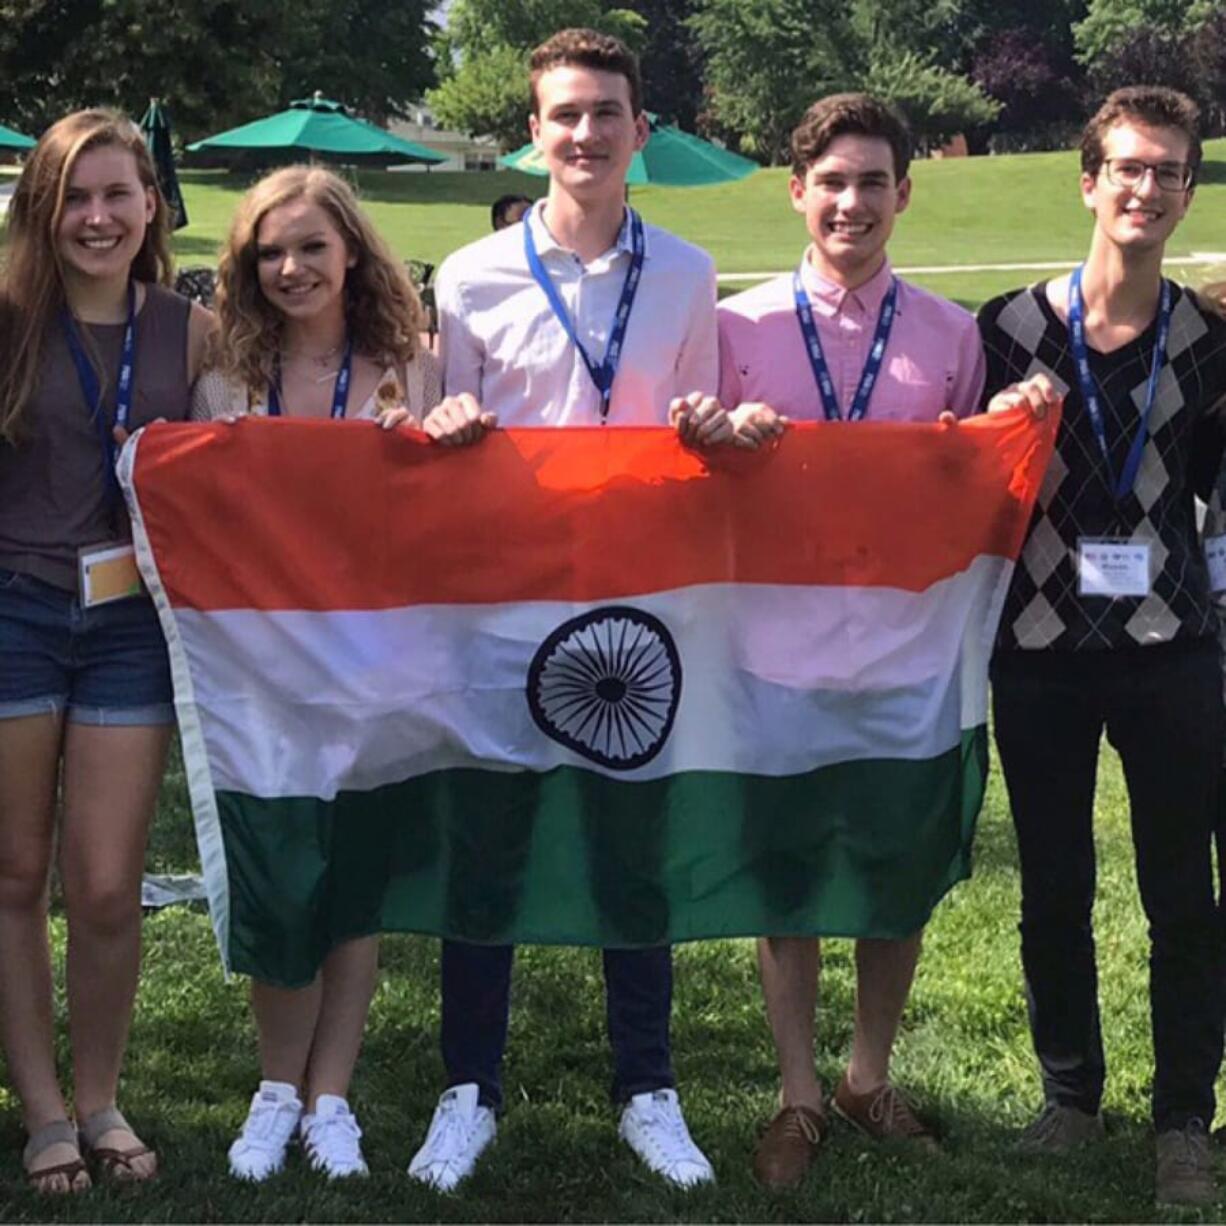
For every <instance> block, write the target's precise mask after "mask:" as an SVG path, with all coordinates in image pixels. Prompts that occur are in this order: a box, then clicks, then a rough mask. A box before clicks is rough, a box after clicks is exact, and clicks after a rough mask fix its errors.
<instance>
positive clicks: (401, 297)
mask: <svg viewBox="0 0 1226 1226" xmlns="http://www.w3.org/2000/svg"><path fill="white" fill-rule="evenodd" d="M299 199H306V200H308V201H310V202H311V203H312V204H315V205H318V206H319V207H320V208H321V209H323V211H324V212H325V213H327V215H328V217H329V218H330V219H331V221H332V224H333V225H334V226H335V227H336V229H337V232H338V233H339V234H340V235H341V237H342V239H344V242H345V247H346V248H347V250H348V252H349V254H350V256H352V257H353V258H354V259H355V260H356V263H355V264H354V265H353V267H352V268H350V269H349V270H348V272H347V273H346V276H345V318H346V321H347V324H348V327H349V332H350V335H351V336H352V337H353V344H354V348H355V349H356V350H357V351H358V352H359V353H362V354H365V355H366V356H367V357H369V358H373V359H374V360H376V361H380V362H386V363H387V364H388V365H389V366H390V365H396V366H403V365H407V364H408V363H409V362H411V361H412V360H413V358H414V357H416V356H417V352H418V349H419V348H420V345H421V341H420V337H419V333H420V332H421V331H422V330H423V328H424V327H425V314H424V312H423V311H422V306H421V300H420V299H419V298H418V296H417V291H416V290H415V289H414V288H413V283H412V281H410V280H409V275H408V272H407V271H406V270H405V268H404V265H403V264H401V263H400V261H398V260H397V259H396V257H395V256H394V255H392V252H391V249H390V248H389V247H388V245H387V243H386V242H384V240H383V239H382V237H381V236H380V235H379V233H378V231H377V230H376V229H375V228H374V226H373V225H372V224H371V223H370V220H369V219H368V218H367V216H366V214H365V213H363V212H362V209H361V207H360V206H359V205H358V200H357V197H356V196H355V195H354V192H353V189H352V188H351V187H350V186H349V184H347V183H346V182H345V181H344V179H342V178H340V177H339V176H338V175H336V174H333V173H332V171H330V170H325V169H324V168H323V167H320V166H286V167H283V168H282V169H281V170H275V171H273V172H272V173H271V174H268V175H265V176H264V178H262V179H261V180H260V181H259V182H258V183H256V184H255V186H254V187H252V188H251V189H250V190H249V191H248V192H247V194H246V195H245V196H244V197H243V198H242V199H241V200H240V201H239V203H238V207H237V209H236V210H235V213H234V219H233V221H232V222H231V223H230V233H229V235H228V236H227V238H226V242H225V246H224V247H223V248H222V251H221V257H220V259H219V261H218V266H217V299H216V310H217V318H218V329H217V333H216V335H215V338H214V342H213V347H212V352H211V354H210V364H211V365H213V366H216V367H218V368H219V369H221V370H223V371H224V372H225V373H227V374H229V375H231V376H232V377H234V378H236V379H239V380H241V381H242V382H243V384H244V385H245V386H247V387H248V388H251V389H257V388H265V387H267V386H268V384H269V381H270V380H271V379H272V378H273V373H274V368H275V365H276V357H277V351H278V350H279V349H280V346H281V331H282V328H283V326H284V319H283V317H282V315H281V312H280V311H278V310H277V309H276V308H275V307H274V306H272V305H271V303H269V302H268V300H267V299H266V298H265V297H264V295H263V293H262V292H261V290H260V281H259V274H258V271H257V267H256V264H257V254H258V242H257V238H258V235H259V229H260V222H261V221H263V220H264V218H265V217H266V216H267V215H268V214H269V213H270V212H272V210H273V209H276V208H280V207H281V206H282V205H283V204H289V203H290V202H291V201H294V200H299Z"/></svg>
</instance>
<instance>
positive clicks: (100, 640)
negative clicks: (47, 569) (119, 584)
mask: <svg viewBox="0 0 1226 1226" xmlns="http://www.w3.org/2000/svg"><path fill="white" fill-rule="evenodd" d="M173 699H174V694H173V691H172V689H171V684H170V663H169V660H168V659H167V656H166V642H165V640H164V639H163V638H162V629H161V626H159V625H158V619H157V613H156V612H154V608H153V602H152V601H151V600H149V598H148V597H146V596H140V597H133V598H132V599H130V600H117V601H115V602H114V603H112V604H104V605H97V606H95V607H94V608H92V609H83V608H81V605H80V602H79V601H78V600H77V596H76V593H75V592H66V591H64V590H63V589H62V588H58V587H53V586H52V585H51V584H49V583H43V582H42V581H41V580H39V579H35V578H33V577H32V576H30V575H23V574H21V573H19V572H17V571H12V570H6V569H4V568H2V567H0V719H14V718H16V717H18V716H23V715H58V714H60V713H61V712H62V713H64V715H65V718H66V719H68V720H70V721H71V722H73V723H78V724H113V725H120V726H125V725H126V726H132V725H148V724H169V723H172V722H173V721H174V702H173Z"/></svg>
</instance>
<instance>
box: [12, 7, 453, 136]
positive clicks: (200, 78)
mask: <svg viewBox="0 0 1226 1226" xmlns="http://www.w3.org/2000/svg"><path fill="white" fill-rule="evenodd" d="M429 7H430V6H429V2H428V0H392V2H390V3H388V2H383V0H261V3H258V4H248V3H243V2H242V0H0V113H3V115H4V116H5V117H6V118H8V119H10V120H11V121H12V122H13V123H14V124H16V125H17V126H21V127H25V128H26V129H28V130H30V131H39V130H41V129H42V128H43V127H45V126H46V125H47V124H48V123H50V122H52V121H53V120H55V119H56V118H58V117H59V116H60V115H62V114H64V113H65V112H67V111H70V110H74V109H77V108H79V107H83V106H95V105H108V106H118V107H120V108H122V109H123V110H126V111H127V112H128V113H130V114H133V115H135V116H139V115H140V113H141V112H142V111H143V110H144V108H145V106H146V104H147V103H148V100H149V98H150V97H151V96H156V97H158V98H160V99H161V100H162V101H163V103H164V104H165V106H166V109H167V111H168V112H169V113H170V115H171V116H172V118H173V120H174V123H175V128H176V131H177V132H178V133H179V134H180V135H182V136H183V137H184V138H185V139H189V140H190V139H193V138H195V137H198V136H204V135H207V134H208V133H210V132H214V131H217V130H218V129H219V128H224V127H228V126H231V125H233V124H236V123H240V122H243V121H245V120H249V119H253V118H255V117H257V116H258V115H260V114H263V113H265V112H267V111H269V110H273V109H276V108H277V107H278V106H280V105H282V104H284V103H287V102H289V101H290V100H291V99H292V98H295V97H300V96H302V95H303V94H308V93H310V92H311V91H312V90H315V89H322V90H323V91H324V92H325V93H329V94H331V96H333V97H336V98H338V99H339V100H341V101H343V102H346V103H347V104H349V105H350V106H353V107H355V108H356V109H357V110H359V111H361V112H363V113H365V114H368V115H371V116H373V117H375V118H376V119H378V118H383V117H385V116H387V115H389V114H396V113H398V112H400V110H401V108H403V106H404V104H405V102H406V101H407V100H408V99H410V98H412V97H413V96H414V95H415V94H418V93H420V91H421V89H423V88H424V87H425V85H426V84H428V83H429V81H430V80H431V72H432V68H431V64H430V61H429V58H428V46H429V38H430V31H431V28H432V27H431V25H430V23H429V20H428V16H427V14H428V11H429Z"/></svg>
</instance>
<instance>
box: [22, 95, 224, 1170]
mask: <svg viewBox="0 0 1226 1226" xmlns="http://www.w3.org/2000/svg"><path fill="white" fill-rule="evenodd" d="M170 272H171V266H170V254H169V225H168V222H167V211H166V205H165V202H164V201H163V200H162V197H161V195H160V194H159V192H158V189H157V182H156V178H155V175H154V169H153V164H152V161H151V160H150V157H149V153H148V150H147V149H146V148H145V144H144V142H143V140H142V139H141V137H140V134H139V132H138V131H137V129H136V127H135V126H134V125H133V124H132V123H131V121H130V120H128V119H126V118H125V117H124V116H122V115H119V114H117V113H115V112H111V111H99V110H91V111H79V112H77V113H75V114H72V115H68V116H66V117H65V118H64V119H61V120H60V121H59V122H58V123H56V124H54V125H53V126H52V127H51V128H49V129H48V130H47V132H46V133H45V134H44V135H43V137H42V139H41V140H40V141H39V142H38V146H37V147H36V148H35V149H34V151H33V152H32V153H31V155H30V157H29V160H28V161H27V163H26V166H25V169H24V171H23V172H22V174H21V177H20V178H19V180H18V182H17V186H16V189H15V191H14V193H13V197H12V200H11V203H10V206H9V211H8V234H7V242H6V252H5V260H4V266H3V270H2V271H0V985H2V986H0V1041H2V1042H3V1047H4V1053H5V1057H6V1061H7V1068H8V1076H9V1079H10V1081H11V1082H12V1084H13V1087H14V1089H15V1090H16V1093H17V1097H18V1099H19V1100H20V1102H21V1106H22V1112H23V1117H24V1123H25V1127H26V1131H27V1132H28V1134H29V1140H28V1142H27V1144H26V1146H25V1150H24V1153H23V1163H24V1165H25V1169H26V1172H27V1175H28V1178H29V1180H30V1183H31V1184H32V1185H33V1186H34V1187H36V1188H38V1189H39V1190H41V1191H44V1192H71V1191H80V1190H82V1189H84V1188H87V1187H88V1186H89V1184H90V1173H89V1169H88V1167H87V1166H86V1163H85V1160H84V1159H87V1158H92V1159H93V1160H94V1164H95V1174H96V1175H97V1176H99V1177H101V1178H109V1179H115V1180H126V1181H138V1180H145V1179H150V1178H152V1177H153V1175H154V1174H155V1173H156V1171H157V1158H156V1155H155V1154H154V1153H153V1151H152V1150H151V1149H149V1148H148V1147H147V1146H146V1145H145V1144H144V1142H143V1141H141V1139H140V1138H139V1137H138V1136H137V1135H136V1133H135V1132H134V1131H133V1129H132V1128H131V1126H130V1125H129V1124H128V1122H127V1121H126V1120H125V1119H124V1117H123V1116H122V1115H121V1114H120V1112H119V1110H118V1108H117V1107H116V1094H117V1089H118V1082H119V1073H120V1067H121V1064H122V1062H123V1054H124V1048H125V1046H126V1042H127V1037H128V1027H129V1023H130V1021H131V1017H132V1006H133V1001H134V998H135V994H136V986H137V977H138V974H139V968H140V924H141V911H140V880H141V873H142V870H143V866H144V852H145V841H146V836H147V832H148V828H149V822H150V819H151V817H152V814H153V809H154V804H155V802H156V799H157V794H158V787H159V784H160V782H161V778H162V771H163V767H164V765H165V759H166V750H167V746H168V744H169V741H170V735H171V727H172V724H173V720H174V713H173V707H172V695H171V686H170V674H169V667H168V664H167V658H166V649H165V645H164V643H163V640H162V634H161V631H160V629H159V627H158V622H157V617H156V615H155V613H154V610H153V606H152V603H151V602H150V600H149V599H148V597H147V596H145V595H143V594H141V593H140V590H139V584H138V582H137V581H136V572H135V565H134V563H133V561H132V557H131V551H130V546H128V545H127V543H126V542H127V539H128V535H129V533H128V522H127V517H126V514H125V511H124V508H123V504H122V501H121V499H120V496H119V490H118V486H117V484H116V482H115V480H114V459H115V451H116V449H117V447H118V445H119V443H120V442H122V440H123V438H124V437H125V436H126V434H127V432H129V431H131V430H133V429H136V428H137V427H139V426H141V425H143V424H145V423H146V422H148V421H151V420H153V419H155V418H168V419H175V418H178V419H182V418H185V417H186V416H187V413H188V408H189V405H190V390H191V384H192V381H193V379H194V378H195V374H196V371H197V369H198V368H199V365H200V363H201V358H202V355H203V351H204V347H205V343H206V341H207V336H208V332H209V329H210V326H211V317H210V316H209V315H208V313H207V312H206V311H203V310H201V309H200V308H193V307H192V306H191V305H190V304H189V303H188V302H187V301H186V300H185V299H183V298H180V297H179V296H178V295H176V294H174V293H173V292H171V291H170V290H169V289H167V288H165V287H166V286H167V285H168V283H169V279H170ZM57 797H58V798H59V799H60V801H61V818H60V821H59V839H58V867H59V875H60V882H61V885H62V887H63V898H64V906H65V910H66V912H67V920H68V961H67V999H68V1030H69V1038H70V1041H71V1047H72V1071H73V1079H72V1081H73V1095H72V1099H73V1106H74V1111H75V1124H74V1122H73V1120H72V1119H71V1118H70V1116H69V1112H68V1110H67V1107H66V1102H65V1096H64V1094H63V1093H62V1091H61V1089H60V1086H59V1083H58V1081H57V1077H56V1068H55V1058H54V1054H53V1043H52V1029H53V1022H52V976H51V959H50V951H49V943H48V933H47V908H48V878H49V875H50V869H51V863H52V856H53V852H54V850H55V848H56V837H55V830H56V810H57Z"/></svg>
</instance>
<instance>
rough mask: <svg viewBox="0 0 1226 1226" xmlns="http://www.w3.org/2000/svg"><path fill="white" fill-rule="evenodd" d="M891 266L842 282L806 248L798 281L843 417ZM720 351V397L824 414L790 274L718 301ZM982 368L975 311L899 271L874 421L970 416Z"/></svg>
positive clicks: (807, 415)
mask: <svg viewBox="0 0 1226 1226" xmlns="http://www.w3.org/2000/svg"><path fill="white" fill-rule="evenodd" d="M892 275H893V273H892V272H891V270H890V266H889V263H888V261H887V262H886V263H885V264H883V265H882V267H881V270H880V271H879V272H877V273H876V274H875V275H874V276H873V277H871V278H870V279H869V280H868V281H866V282H865V283H864V284H863V285H861V286H858V287H857V288H856V289H853V290H847V289H843V288H842V287H841V286H838V285H835V284H834V283H833V282H831V281H827V280H826V279H825V278H823V277H822V276H820V275H819V274H818V272H817V271H816V269H814V267H813V265H812V264H811V263H810V262H809V260H808V253H807V252H806V258H805V260H804V262H803V264H802V271H801V281H802V283H803V284H804V287H805V290H806V291H807V292H808V295H809V301H810V302H811V303H812V304H813V318H814V321H815V322H816V324H817V331H818V335H819V337H820V338H821V342H822V350H823V352H824V353H825V355H826V364H827V365H828V366H829V367H830V377H831V379H832V380H833V381H834V388H835V394H836V395H837V396H838V400H839V408H840V409H841V411H842V413H843V415H844V417H846V415H847V410H848V408H849V407H850V405H851V402H852V400H853V399H854V397H855V394H856V388H857V386H858V385H859V383H860V376H861V375H862V374H863V372H864V363H865V362H866V361H867V359H868V353H869V350H870V349H871V348H872V345H873V336H874V334H875V332H876V330H877V316H878V314H879V312H880V310H881V302H882V299H883V298H884V297H885V294H886V290H887V289H888V288H889V283H890V277H891V276H892ZM719 358H720V363H719V364H720V370H719V398H720V401H721V403H722V404H723V405H724V406H725V407H726V408H729V409H731V408H734V407H735V406H736V405H738V404H745V403H747V402H760V403H762V404H768V405H770V406H771V408H773V409H775V410H776V411H777V412H779V413H784V414H786V415H787V416H788V417H791V418H792V419H794V420H798V421H821V420H824V417H825V414H824V412H823V410H822V399H821V393H820V392H819V391H818V390H817V383H816V381H815V380H814V378H813V370H812V367H811V366H810V364H809V356H808V352H807V351H806V349H805V343H804V337H803V336H802V334H801V331H800V324H799V323H798V322H797V319H796V304H795V300H794V299H793V296H792V274H791V273H788V274H786V275H785V276H781V277H775V278H774V279H773V280H771V281H767V282H766V283H765V284H764V285H758V286H755V287H754V288H753V289H751V290H746V291H745V292H744V293H743V294H737V295H735V296H734V297H732V298H725V299H724V301H723V302H721V303H720V304H719ZM984 374H985V370H984V357H983V345H982V343H981V341H980V339H979V329H978V327H977V326H976V324H975V319H974V317H973V316H972V315H971V314H970V313H969V312H968V311H964V310H963V309H962V308H961V307H960V306H957V305H956V304H955V303H952V302H949V301H947V300H946V299H944V298H938V297H937V296H936V295H935V294H930V293H928V291H927V290H922V289H919V288H918V287H917V286H914V285H909V284H908V283H907V282H906V281H902V280H900V281H899V283H898V314H897V315H896V316H895V319H894V327H893V330H892V331H891V333H890V342H889V344H888V345H887V346H886V351H885V358H884V360H883V362H882V365H881V374H880V376H879V377H878V379H877V384H876V386H875V387H874V388H873V394H872V398H871V399H870V400H869V404H868V414H867V420H869V421H935V420H936V418H937V416H938V415H939V414H940V413H942V412H944V411H945V410H946V409H949V410H950V411H951V412H953V413H955V414H956V415H957V416H959V417H965V416H967V415H968V414H970V413H974V412H976V411H977V410H978V409H979V407H980V401H981V399H982V396H983V384H984Z"/></svg>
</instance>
